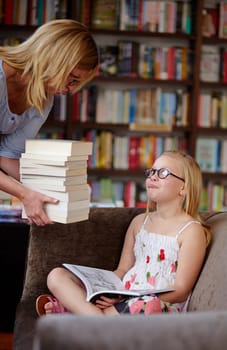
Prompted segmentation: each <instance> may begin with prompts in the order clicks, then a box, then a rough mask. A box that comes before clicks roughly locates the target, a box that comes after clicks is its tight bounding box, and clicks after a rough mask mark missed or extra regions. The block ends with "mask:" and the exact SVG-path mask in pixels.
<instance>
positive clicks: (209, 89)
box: [0, 0, 227, 209]
mask: <svg viewBox="0 0 227 350" xmlns="http://www.w3.org/2000/svg"><path fill="white" fill-rule="evenodd" d="M96 2H97V1H89V0H81V1H76V2H74V1H66V3H67V9H68V10H67V11H66V9H65V8H64V9H63V10H62V11H60V12H58V13H60V15H59V14H58V15H57V16H65V17H67V16H68V17H70V18H75V19H77V20H80V21H82V22H84V23H85V24H86V25H87V26H88V27H90V29H91V31H92V33H93V34H94V37H95V40H96V41H97V44H98V46H99V47H101V46H102V47H103V46H115V47H116V46H118V44H119V42H128V43H132V42H136V45H135V46H137V49H138V47H139V49H138V50H139V51H137V53H134V54H133V55H132V56H133V57H134V56H136V54H138V55H139V58H140V60H139V59H138V61H137V66H136V72H135V71H133V72H131V71H130V72H128V73H127V74H124V72H123V73H122V72H121V73H120V74H119V72H118V73H117V72H116V66H115V67H114V68H113V67H111V71H110V72H108V73H106V72H102V74H101V73H100V74H99V75H98V76H97V77H96V78H95V79H94V80H93V81H92V82H91V83H90V84H89V85H88V86H86V87H85V88H84V89H83V90H82V91H81V92H80V93H79V94H78V96H77V97H76V98H75V97H67V100H66V101H63V102H62V101H60V102H59V101H56V105H57V104H59V103H60V105H61V103H62V104H63V107H57V108H56V110H57V112H56V111H55V113H54V112H52V115H51V116H50V117H49V118H48V121H47V122H46V124H45V126H44V127H43V128H42V130H41V133H43V135H42V137H62V138H73V139H81V138H83V139H89V140H90V139H91V140H92V141H94V142H95V145H96V146H95V155H94V157H93V158H94V159H93V160H92V161H93V162H92V163H90V167H89V170H88V171H89V172H88V174H89V179H90V181H91V183H94V187H95V186H96V187H97V188H94V191H95V193H98V191H101V192H105V191H106V193H107V194H108V195H107V197H108V198H104V200H106V199H110V200H112V199H113V198H114V199H116V198H117V200H119V198H118V196H119V194H117V191H121V192H123V193H124V195H123V197H124V196H126V197H127V196H128V194H127V193H125V192H126V190H125V188H130V184H131V189H130V190H129V193H130V196H132V195H133V196H134V201H132V202H131V204H132V205H136V203H137V204H138V205H140V204H141V203H142V202H143V199H144V187H143V183H144V177H143V169H144V168H146V167H147V166H149V165H150V164H152V159H153V157H155V155H154V153H155V149H156V154H158V153H159V152H161V151H162V150H163V148H164V147H167V146H168V147H178V148H181V149H185V150H187V151H188V152H189V153H190V154H191V155H192V156H196V154H197V140H198V139H199V138H205V139H208V143H209V140H210V139H218V140H220V144H222V141H224V140H225V139H226V136H227V125H226V126H225V125H224V124H222V125H220V124H218V123H216V124H214V125H212V124H211V125H204V124H203V123H200V122H199V120H200V119H199V118H200V117H199V114H200V113H201V95H203V94H205V95H209V94H210V96H211V97H215V98H214V101H213V102H212V105H211V106H210V107H209V108H208V111H209V110H211V109H212V108H213V110H215V109H214V108H215V107H212V106H214V105H215V103H216V105H217V106H219V108H220V104H222V105H223V104H224V103H225V100H224V97H222V95H223V96H225V94H227V92H226V90H227V82H226V81H224V80H223V77H222V76H221V75H220V69H221V68H220V67H221V66H220V61H221V60H220V59H219V76H218V77H217V79H216V81H209V80H206V81H203V80H201V67H202V66H201V61H202V58H203V56H202V55H203V47H204V45H205V46H206V47H210V48H211V49H217V51H218V52H219V51H220V50H219V49H222V52H223V51H224V49H225V47H226V48H227V38H224V37H220V36H219V32H220V28H219V27H220V25H219V8H220V1H216V0H209V1H208V0H197V1H196V2H195V1H183V0H182V1H175V2H171V3H173V4H174V5H171V6H173V7H174V6H184V5H182V4H187V5H189V9H190V13H189V14H188V19H189V22H187V23H188V24H187V25H186V24H185V26H184V29H183V30H182V29H181V30H179V29H177V30H176V28H175V27H174V28H175V29H174V28H172V27H171V26H170V27H168V30H166V28H165V27H164V24H163V21H162V24H159V26H157V25H156V27H155V29H154V28H152V29H151V28H147V27H146V26H145V27H143V26H141V21H139V22H137V23H136V24H135V23H133V24H130V25H127V24H125V23H122V19H121V17H122V18H123V16H122V14H121V11H123V10H122V9H121V6H122V4H125V1H124V0H123V1H121V2H119V3H118V6H116V18H118V19H119V18H120V21H119V22H117V21H115V22H112V24H111V25H108V24H105V25H106V27H104V26H102V24H101V25H100V24H98V25H97V18H96V22H95V21H94V19H93V17H94V14H93V11H94V8H92V6H94V4H95V3H96ZM144 2H145V1H144ZM152 2H153V3H155V1H149V3H152ZM110 3H111V2H110ZM116 3H117V2H116ZM133 3H134V4H137V2H136V1H134V2H133ZM141 3H143V1H138V4H141ZM147 3H148V2H147ZM159 3H161V5H160V6H161V8H162V10H165V5H164V3H166V2H165V1H159ZM149 6H150V4H149ZM168 6H170V5H168ZM169 9H170V8H169ZM99 11H100V10H99ZM133 11H134V12H133V14H134V18H136V15H137V17H138V13H136V10H135V8H134V10H133ZM215 11H216V19H217V22H216V24H215V25H216V28H215V33H213V34H212V35H210V34H207V32H205V31H204V16H205V15H207V13H208V14H211V13H213V12H215ZM96 12H97V8H96ZM104 15H106V14H104ZM177 16H178V17H179V16H180V15H179V13H178V14H177ZM178 17H176V18H177V20H176V21H177V22H179V18H178ZM3 18H4V17H3ZM29 18H30V17H29ZM124 18H125V15H124ZM139 18H141V16H139ZM92 21H93V22H92ZM126 22H127V21H126ZM167 22H168V23H169V20H168V21H167ZM94 23H96V24H95V25H94ZM103 23H104V22H103ZM185 23H186V22H185ZM172 24H173V23H172ZM37 25H38V24H37V23H35V24H32V25H31V24H30V22H26V24H24V25H18V24H15V23H12V24H11V25H6V24H5V23H4V21H3V20H2V23H1V24H0V27H1V35H0V39H1V38H2V37H6V36H8V37H14V36H15V33H16V37H20V38H25V37H26V36H28V35H29V33H31V32H32V31H33V30H34V28H36V26H37ZM177 25H178V26H179V23H178V24H177ZM223 25H224V24H223ZM190 26H191V29H190ZM138 28H139V30H138ZM141 29H142V30H141ZM151 30H153V31H151ZM142 45H144V46H149V47H152V48H153V49H154V50H157V49H158V48H159V49H160V48H165V53H166V52H167V51H168V50H167V49H169V48H171V50H170V51H171V52H175V54H176V51H177V49H179V48H184V49H185V48H187V49H188V52H190V54H189V56H188V57H187V59H188V60H189V64H188V63H187V62H186V68H188V67H189V66H190V72H189V74H188V76H185V75H184V77H183V78H179V76H178V77H177V78H176V76H171V75H167V73H166V71H164V75H163V74H162V75H161V77H159V76H158V75H157V74H156V75H155V74H153V73H151V72H148V73H146V74H147V76H146V77H144V72H143V73H141V68H140V67H141V57H140V54H141V47H142ZM118 49H119V47H118ZM134 49H135V50H136V48H134ZM178 51H179V50H178ZM184 51H185V50H184ZM100 52H101V51H100ZM133 52H135V51H133ZM220 52H221V51H220ZM220 52H219V53H220ZM159 53H160V52H159ZM165 53H164V54H165ZM162 54H163V53H162ZM164 54H163V55H164ZM168 57H170V56H168ZM175 57H176V56H175ZM220 57H222V56H220ZM223 57H224V56H223ZM107 59H108V56H107ZM117 59H118V56H117ZM184 60H185V56H184ZM169 62H171V61H170V60H169V61H168V63H169ZM104 63H105V60H104ZM131 63H132V62H131ZM132 64H135V62H133V63H132ZM167 66H168V65H167ZM134 68H135V66H134ZM222 69H223V68H222ZM168 74H170V72H169V73H168ZM205 76H206V74H205ZM138 91H143V92H144V91H146V92H148V91H152V92H153V95H155V96H157V95H158V96H159V98H160V96H162V93H166V95H164V97H163V96H162V97H161V98H163V99H164V100H166V99H167V100H169V99H170V98H173V96H172V95H168V93H169V94H173V93H175V94H177V93H178V95H177V98H178V100H177V107H179V105H180V104H179V101H182V99H183V102H182V103H183V104H182V105H181V106H180V107H181V108H176V111H177V110H178V109H179V110H178V113H179V115H181V116H182V114H183V110H184V114H185V118H184V119H183V121H182V120H180V121H179V119H177V118H172V117H171V116H172V115H171V116H170V117H169V119H165V118H164V122H163V121H161V122H160V120H153V119H154V118H153V119H152V121H149V122H147V121H146V122H145V123H137V122H135V121H133V122H131V120H128V119H127V118H126V119H115V118H114V116H116V115H118V117H119V115H121V113H122V112H119V110H118V109H116V104H115V105H114V104H112V103H113V100H115V101H118V106H119V104H120V102H119V101H121V103H124V105H125V104H126V102H125V100H126V101H128V100H129V96H131V94H135V92H136V93H137V92H138ZM101 94H103V96H104V95H107V97H106V98H107V100H106V101H107V102H106V105H107V107H106V110H105V111H104V112H101V114H99V117H100V116H101V117H100V119H99V120H97V100H98V98H100V96H101ZM121 95H122V96H121ZM214 95H215V96H214ZM170 96H171V97H170ZM222 98H223V99H222ZM102 101H103V100H102V99H101V102H102ZM108 101H109V104H108ZM122 101H123V102H122ZM223 101H224V102H223ZM110 102H111V105H110ZM138 104H139V102H138V100H137V102H136V105H138ZM75 106H77V107H76V108H77V110H76V111H75ZM94 106H95V107H94ZM109 106H111V107H109ZM205 106H206V107H207V105H206V103H205ZM64 108H65V110H64V113H63V112H59V113H58V110H59V111H62V110H63V109H64ZM128 108H129V107H128ZM134 108H135V105H134ZM148 109H149V107H148ZM203 109H204V107H203ZM215 113H216V114H217V111H216V112H215ZM218 113H220V111H219V112H218ZM204 115H205V121H206V122H207V118H206V113H205V112H204ZM134 117H135V115H134ZM140 121H141V120H140ZM105 137H107V139H106V140H105ZM103 139H104V141H103ZM135 139H139V140H140V143H139V146H138V143H137V146H135V147H137V148H139V149H140V155H139V156H140V162H139V163H136V164H137V165H135V159H134V161H133V162H134V163H133V164H134V165H133V167H130V166H129V164H128V161H129V160H127V161H125V162H124V161H123V163H124V164H123V165H120V166H119V162H118V161H116V154H117V153H118V152H117V148H115V143H118V151H119V147H120V149H121V150H122V147H123V146H122V145H124V147H127V150H128V154H134V153H135V152H130V151H131V148H132V147H133V146H132V144H133V142H136V140H135ZM100 140H101V141H100ZM116 140H117V141H116ZM132 140H133V141H132ZM151 140H152V147H150V153H152V155H147V154H146V155H145V158H144V154H143V153H144V152H141V148H142V150H143V147H145V146H144V145H146V147H148V146H147V144H148V143H149V142H151ZM137 141H138V140H137ZM171 141H172V143H171ZM119 144H120V146H119ZM101 145H102V146H101ZM116 147H117V146H116ZM135 147H134V148H135ZM99 152H100V153H101V155H98V153H99ZM105 153H109V155H108V157H107V159H106V163H105V162H104V163H103V161H101V166H100V164H99V163H100V159H99V158H100V157H101V158H102V157H104V158H105ZM141 153H142V155H141ZM222 153H224V152H222ZM134 156H135V154H134ZM137 156H138V154H137ZM124 157H126V156H125V154H124ZM141 157H142V161H141ZM223 157H224V156H223ZM95 158H96V160H95ZM123 159H125V160H126V158H123ZM223 161H224V160H222V162H223ZM116 164H117V165H116ZM106 179H109V180H110V181H109V186H110V187H109V188H108V189H107V181H106V183H105V186H106V187H105V188H104V190H103V189H100V188H98V187H100V183H101V180H106ZM102 182H105V181H102ZM225 182H226V180H225V173H224V172H223V171H222V170H221V169H216V171H213V172H207V171H204V183H205V191H208V187H211V184H216V183H217V184H218V185H221V186H223V199H222V202H223V203H224V197H225V196H224V192H225V187H226V184H225ZM121 183H123V185H124V186H123V187H122V186H121V185H120V184H121ZM133 184H134V185H133ZM135 184H136V185H135ZM113 188H115V190H114V189H113ZM117 188H118V190H117ZM209 191H210V189H209ZM101 192H100V193H101ZM100 196H101V194H100ZM96 197H98V195H97V194H96ZM95 199H97V198H95ZM122 200H123V202H127V200H125V199H124V198H122ZM223 205H224V204H223ZM211 207H212V203H211V204H209V209H213V208H211Z"/></svg>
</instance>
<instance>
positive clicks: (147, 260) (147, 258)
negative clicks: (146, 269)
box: [146, 255, 150, 264]
mask: <svg viewBox="0 0 227 350" xmlns="http://www.w3.org/2000/svg"><path fill="white" fill-rule="evenodd" d="M149 262H150V257H149V255H147V257H146V264H149Z"/></svg>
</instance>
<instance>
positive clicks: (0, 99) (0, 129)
mask: <svg viewBox="0 0 227 350" xmlns="http://www.w3.org/2000/svg"><path fill="white" fill-rule="evenodd" d="M52 106H53V98H52V99H51V102H50V104H49V105H48V106H47V107H46V108H45V110H44V114H43V115H41V114H40V113H39V112H38V110H37V109H36V108H34V107H30V108H29V109H27V110H26V111H25V112H24V113H22V114H20V115H18V114H15V113H12V112H11V111H10V109H9V105H8V93H7V86H6V76H5V72H4V70H3V67H2V60H0V156H2V157H7V158H15V159H19V158H20V156H21V153H23V152H24V150H25V141H26V139H32V138H35V137H36V135H37V133H38V131H39V129H40V128H41V126H42V125H43V124H44V122H45V121H46V119H47V117H48V115H49V113H50V110H51V108H52Z"/></svg>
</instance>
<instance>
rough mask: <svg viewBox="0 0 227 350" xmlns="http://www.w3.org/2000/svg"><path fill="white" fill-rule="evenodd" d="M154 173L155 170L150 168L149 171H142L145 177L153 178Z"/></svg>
mask: <svg viewBox="0 0 227 350" xmlns="http://www.w3.org/2000/svg"><path fill="white" fill-rule="evenodd" d="M154 173H155V169H153V168H151V169H146V170H145V171H144V174H145V176H146V177H149V176H153V175H154Z"/></svg>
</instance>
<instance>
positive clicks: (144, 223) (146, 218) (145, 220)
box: [142, 214, 149, 228]
mask: <svg viewBox="0 0 227 350" xmlns="http://www.w3.org/2000/svg"><path fill="white" fill-rule="evenodd" d="M148 218H149V214H147V215H146V217H145V219H144V222H143V225H142V227H143V228H144V226H145V225H146V222H147V220H148Z"/></svg>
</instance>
